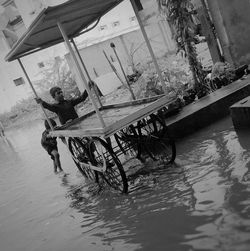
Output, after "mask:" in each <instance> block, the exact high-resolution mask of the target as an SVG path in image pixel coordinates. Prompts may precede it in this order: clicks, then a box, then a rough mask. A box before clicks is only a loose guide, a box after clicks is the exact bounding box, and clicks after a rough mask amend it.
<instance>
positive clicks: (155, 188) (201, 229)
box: [0, 118, 250, 251]
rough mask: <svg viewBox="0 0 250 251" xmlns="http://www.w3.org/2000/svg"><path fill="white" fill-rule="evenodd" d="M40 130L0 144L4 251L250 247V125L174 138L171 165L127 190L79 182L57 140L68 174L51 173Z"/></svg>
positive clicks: (16, 134)
mask: <svg viewBox="0 0 250 251" xmlns="http://www.w3.org/2000/svg"><path fill="white" fill-rule="evenodd" d="M41 131H42V128H41V126H40V125H36V126H34V128H32V129H31V128H29V129H28V128H27V129H22V130H20V131H15V132H9V134H8V138H9V143H11V145H10V146H9V147H7V146H6V143H3V142H2V141H0V150H1V153H0V157H1V164H0V165H1V169H0V195H1V197H0V243H1V250H3V251H8V250H11V251H15V250H42V251H45V250H53V251H55V250H119V251H120V250H149V251H151V250H171V251H172V250H250V193H249V192H250V172H249V171H250V131H249V132H240V133H236V132H235V131H234V130H233V127H232V124H231V120H230V118H227V119H225V120H223V121H221V122H219V123H217V124H214V125H213V126H211V127H208V128H206V129H204V130H201V131H200V132H198V133H196V134H194V135H192V136H190V137H188V138H186V139H184V140H182V141H181V142H178V144H177V153H178V155H177V160H176V163H175V164H174V165H172V166H171V167H169V168H167V169H164V170H163V169H161V170H154V172H152V173H149V174H147V175H146V174H145V175H140V176H139V177H137V178H136V180H135V181H134V183H135V184H137V189H136V190H135V191H133V192H131V193H130V194H129V195H120V194H117V193H115V192H114V191H112V190H110V189H109V188H105V189H102V190H100V189H99V188H98V187H97V186H96V185H95V184H92V183H88V182H87V181H85V180H84V179H83V178H82V177H81V176H80V174H79V173H77V171H76V170H75V168H74V164H73V162H72V160H71V159H70V158H69V156H68V153H67V152H66V150H65V148H64V146H61V145H60V146H59V150H60V153H61V157H62V163H63V166H64V168H65V171H66V172H68V173H70V174H69V175H68V176H66V177H59V176H58V175H57V176H56V175H53V172H52V166H51V164H52V163H51V162H50V160H49V158H48V157H47V155H46V154H45V153H44V152H43V150H42V149H41V148H40V145H39V140H40V132H41ZM138 187H139V189H138ZM2 248H3V249H2Z"/></svg>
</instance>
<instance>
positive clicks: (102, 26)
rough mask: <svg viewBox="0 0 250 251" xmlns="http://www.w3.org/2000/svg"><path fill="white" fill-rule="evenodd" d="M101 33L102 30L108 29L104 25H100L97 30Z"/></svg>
mask: <svg viewBox="0 0 250 251" xmlns="http://www.w3.org/2000/svg"><path fill="white" fill-rule="evenodd" d="M99 29H100V30H101V31H103V30H107V29H108V26H107V25H106V24H105V25H101V26H100V28H99Z"/></svg>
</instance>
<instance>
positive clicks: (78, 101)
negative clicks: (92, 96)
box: [71, 90, 88, 106]
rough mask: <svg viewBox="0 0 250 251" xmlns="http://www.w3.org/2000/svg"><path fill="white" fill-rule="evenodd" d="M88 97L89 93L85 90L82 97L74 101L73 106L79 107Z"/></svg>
mask: <svg viewBox="0 0 250 251" xmlns="http://www.w3.org/2000/svg"><path fill="white" fill-rule="evenodd" d="M87 97H88V93H87V91H86V90H85V91H84V92H83V93H82V94H81V96H79V97H78V98H75V99H72V100H71V102H72V105H73V106H75V105H78V104H79V103H81V102H83V101H85V100H86V99H87Z"/></svg>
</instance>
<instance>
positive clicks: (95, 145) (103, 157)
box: [89, 138, 128, 193]
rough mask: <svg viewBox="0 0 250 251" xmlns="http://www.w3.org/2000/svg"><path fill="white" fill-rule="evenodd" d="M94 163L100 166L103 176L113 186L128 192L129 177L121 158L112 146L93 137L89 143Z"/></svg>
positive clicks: (91, 158)
mask: <svg viewBox="0 0 250 251" xmlns="http://www.w3.org/2000/svg"><path fill="white" fill-rule="evenodd" d="M89 151H90V160H91V162H92V165H94V166H96V167H97V168H100V171H102V174H103V178H104V180H105V181H106V182H107V184H108V185H110V186H111V187H112V188H114V189H116V190H119V191H121V192H122V193H127V192H128V182H127V177H126V174H125V172H124V169H123V167H122V164H121V162H120V160H119V159H118V158H117V156H116V155H115V154H114V152H113V150H112V149H111V148H110V146H109V145H108V144H107V143H106V142H105V141H104V140H102V139H100V138H93V139H92V140H91V141H90V144H89Z"/></svg>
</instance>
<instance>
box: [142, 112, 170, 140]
mask: <svg viewBox="0 0 250 251" xmlns="http://www.w3.org/2000/svg"><path fill="white" fill-rule="evenodd" d="M140 123H141V125H140V127H141V129H142V130H144V131H145V133H147V134H154V135H157V134H159V133H163V132H165V131H166V130H167V127H166V125H165V123H164V121H163V120H162V119H160V118H159V117H158V116H157V115H155V114H151V115H150V116H148V117H147V118H144V119H142V120H141V122H140Z"/></svg>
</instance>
